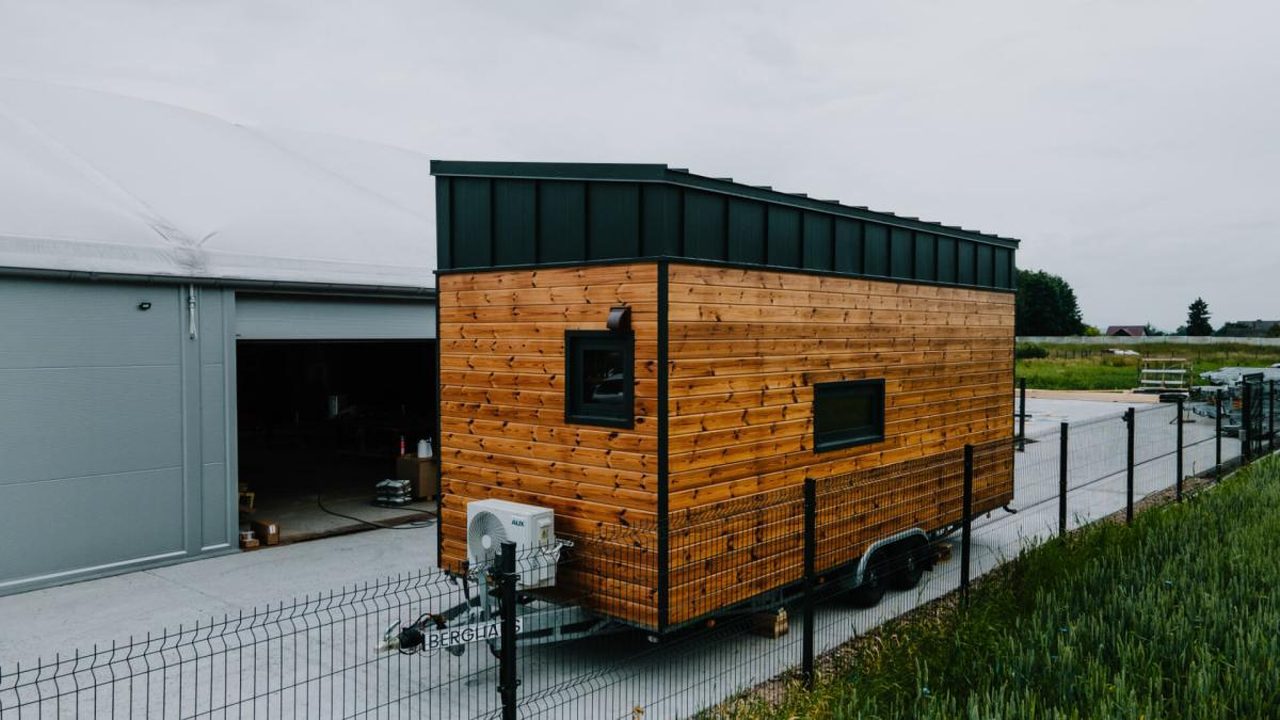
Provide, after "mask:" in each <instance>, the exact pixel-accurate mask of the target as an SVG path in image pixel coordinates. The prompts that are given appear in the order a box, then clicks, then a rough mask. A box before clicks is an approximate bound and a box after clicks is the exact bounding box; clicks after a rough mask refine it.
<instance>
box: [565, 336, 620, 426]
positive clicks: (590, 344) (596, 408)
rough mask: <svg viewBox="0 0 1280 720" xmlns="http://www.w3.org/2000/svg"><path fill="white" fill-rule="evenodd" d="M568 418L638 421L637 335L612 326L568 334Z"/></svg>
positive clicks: (594, 421)
mask: <svg viewBox="0 0 1280 720" xmlns="http://www.w3.org/2000/svg"><path fill="white" fill-rule="evenodd" d="M564 351H565V376H566V377H565V399H564V400H565V402H564V419H565V422H571V423H582V424H584V425H608V426H610V427H631V426H632V425H633V423H634V421H635V357H634V356H635V336H634V335H632V334H631V333H629V332H615V331H609V330H601V331H596V330H569V331H567V332H565V334H564Z"/></svg>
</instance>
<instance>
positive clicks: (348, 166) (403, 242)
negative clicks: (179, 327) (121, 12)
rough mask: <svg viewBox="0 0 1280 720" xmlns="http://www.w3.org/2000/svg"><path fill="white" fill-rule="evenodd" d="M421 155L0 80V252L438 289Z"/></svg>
mask: <svg viewBox="0 0 1280 720" xmlns="http://www.w3.org/2000/svg"><path fill="white" fill-rule="evenodd" d="M434 197H435V193H434V187H433V185H432V183H431V174H430V163H429V161H428V159H427V157H425V156H423V155H419V154H417V153H413V152H409V151H407V150H400V149H397V148H391V147H386V146H382V145H376V144H373V143H367V142H362V141H357V140H350V139H346V138H338V137H333V136H326V135H319V134H314V133H300V132H293V131H286V130H280V129H271V128H250V127H244V126H240V125H236V124H233V123H230V122H227V121H224V120H220V119H218V118H215V117H212V116H209V115H205V114H202V113H198V112H193V111H190V110H185V109H182V108H178V107H173V106H170V105H164V104H161V103H155V102H150V101H146V100H138V99H134V98H127V97H122V96H118V95H111V94H107V93H101V92H95V91H91V90H81V89H75V88H68V87H61V86H55V85H47V84H40V83H31V82H25V81H16V80H4V79H0V267H8V268H34V269H41V270H71V271H88V272H98V273H125V274H137V275H161V276H173V277H180V278H197V279H201V278H211V279H220V280H231V281H235V280H249V281H280V282H301V283H314V284H339V285H362V286H370V285H372V286H384V287H403V288H431V287H434V286H435V278H434V276H433V275H432V271H433V270H434V269H435V266H436V248H435V220H434V217H435V212H434V206H435V202H434Z"/></svg>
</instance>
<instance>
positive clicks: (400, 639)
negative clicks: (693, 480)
mask: <svg viewBox="0 0 1280 720" xmlns="http://www.w3.org/2000/svg"><path fill="white" fill-rule="evenodd" d="M1273 389H1274V388H1273ZM1267 400H1268V401H1267V402H1264V403H1261V404H1262V405H1264V406H1265V407H1266V408H1268V411H1267V412H1264V416H1265V417H1264V418H1263V420H1262V421H1261V422H1260V423H1255V424H1254V425H1253V426H1252V430H1251V431H1245V432H1244V433H1242V434H1245V435H1246V436H1247V437H1249V438H1250V439H1251V440H1257V441H1258V443H1257V444H1256V446H1254V451H1255V454H1260V453H1261V452H1267V451H1270V450H1271V449H1272V447H1273V445H1274V433H1273V430H1274V425H1273V422H1272V421H1271V418H1270V416H1271V415H1272V414H1273V412H1271V409H1272V408H1273V407H1274V405H1275V402H1274V393H1273V395H1272V397H1270V398H1268V399H1267ZM1181 410H1182V406H1181V405H1180V404H1159V405H1148V406H1145V407H1142V408H1137V409H1131V410H1129V411H1127V412H1125V413H1124V414H1123V416H1119V417H1117V416H1110V417H1105V418H1100V419H1097V420H1091V421H1089V422H1080V423H1072V424H1070V425H1068V424H1066V423H1063V424H1062V425H1060V426H1059V427H1058V428H1056V429H1053V430H1050V431H1043V432H1038V433H1032V434H1030V435H1024V436H1022V437H1019V438H1015V439H1014V440H1013V442H1012V444H1011V443H1010V442H1009V441H1002V442H1000V443H993V444H988V445H985V446H977V447H968V448H966V449H965V450H963V451H959V450H958V451H955V452H952V453H947V454H944V455H941V456H937V457H935V458H929V459H927V460H915V461H906V462H902V463H898V464H896V465H892V466H890V467H889V468H888V469H887V470H886V469H885V468H881V469H880V470H878V471H877V472H878V474H877V475H875V476H874V477H872V476H871V475H869V474H868V473H865V472H864V473H857V472H855V473H848V474H842V475H839V476H836V477H825V478H822V477H819V478H811V479H810V480H808V481H806V483H805V484H804V485H803V486H793V487H788V488H785V489H783V490H778V491H773V492H767V493H760V494H757V495H753V496H750V497H746V498H741V499H737V500H731V501H727V502H723V503H718V504H717V505H715V506H714V508H713V509H708V510H703V511H695V510H688V511H679V512H675V513H673V514H672V516H671V520H670V527H669V528H668V533H669V537H670V538H671V539H670V541H669V542H670V547H669V552H670V553H671V558H672V560H671V565H670V568H669V569H668V570H667V572H668V575H669V577H668V579H667V583H668V587H669V588H670V592H669V597H668V598H666V599H665V600H664V601H663V602H664V603H666V607H665V608H664V609H665V611H666V612H668V613H669V614H670V616H671V617H672V618H673V619H674V620H675V621H674V622H672V623H671V626H670V627H669V628H668V629H667V631H665V632H661V633H659V632H656V631H655V630H653V629H652V625H653V622H652V621H653V620H654V618H655V617H656V615H655V614H654V613H655V607H656V605H657V604H658V602H659V601H658V598H657V597H656V595H655V593H654V591H653V588H654V587H655V586H656V579H657V575H658V573H659V565H660V564H659V563H658V562H657V546H656V541H655V538H656V536H657V533H655V531H654V530H655V528H653V527H643V526H641V527H623V526H618V527H607V528H602V529H601V531H600V532H599V533H597V534H593V535H591V536H587V537H572V538H569V539H570V541H571V542H572V546H569V547H565V548H563V549H562V550H558V551H557V552H560V553H562V554H561V555H560V557H559V560H558V562H556V563H554V565H555V571H556V572H557V573H558V577H557V582H556V583H555V587H554V589H553V590H541V591H536V590H532V589H530V588H529V587H527V585H528V584H529V583H528V582H525V581H527V580H528V579H529V578H530V577H532V576H531V575H529V573H530V572H532V570H531V568H535V566H537V564H538V563H539V562H542V561H543V560H544V559H545V558H540V557H538V556H537V555H536V553H528V554H514V553H513V554H511V555H502V554H499V555H497V556H495V557H494V558H493V559H492V561H491V562H490V563H488V564H481V565H477V566H474V567H471V568H469V572H468V573H467V574H466V575H464V576H461V577H454V576H449V575H446V574H444V573H442V572H439V571H436V570H431V571H429V572H424V573H422V574H417V575H413V576H407V577H400V578H391V579H388V580H385V581H383V582H380V583H376V584H369V585H362V586H359V587H352V588H348V589H344V590H342V591H340V592H333V593H328V594H324V595H320V596H314V597H304V598H302V599H301V600H295V601H291V602H286V603H280V604H277V605H274V606H270V607H266V608H262V609H258V610H255V611H253V612H250V613H246V614H241V615H236V616H228V617H222V618H217V619H210V620H208V621H203V622H199V623H193V624H192V625H191V626H189V627H179V628H177V629H176V630H166V631H161V632H158V633H156V634H152V635H149V636H147V637H145V638H132V639H130V640H128V641H125V642H121V643H118V644H115V645H112V646H111V647H93V648H90V649H88V650H85V651H81V652H76V653H72V654H69V655H68V654H59V655H56V656H55V657H54V658H53V659H45V660H41V661H37V662H35V663H32V664H30V665H14V666H12V667H5V668H0V718H3V719H4V720H8V719H9V718H28V717H37V718H38V717H164V718H169V717H175V718H206V717H207V718H228V717H269V718H293V717H307V718H311V717H321V718H348V717H432V718H453V717H456V718H477V717H523V718H536V717H555V718H619V719H630V720H635V719H636V718H640V717H646V718H655V717H660V718H666V717H686V716H691V715H694V714H697V713H699V712H709V713H710V714H711V715H713V716H714V715H715V714H717V712H719V710H718V708H720V709H722V708H724V707H725V705H724V703H726V702H729V701H732V700H733V699H734V698H736V697H739V696H740V695H742V694H749V695H751V696H753V697H758V698H765V699H767V698H769V697H770V696H772V695H776V694H777V693H778V692H780V689H781V688H783V687H785V686H786V685H787V684H789V683H803V682H805V681H806V680H807V679H809V678H812V677H814V675H815V674H818V673H822V672H823V671H824V668H827V667H830V666H831V665H832V664H838V663H839V662H840V661H841V658H842V657H844V656H846V655H847V654H848V653H849V652H850V648H851V647H855V646H856V644H857V643H858V642H859V641H860V640H859V639H860V638H862V636H864V635H865V634H866V633H868V632H869V631H871V630H873V629H874V628H876V627H877V626H879V625H881V624H882V623H884V622H886V621H887V620H890V619H892V618H895V617H898V616H900V615H903V614H905V613H909V612H911V611H913V610H916V609H918V608H921V607H924V606H927V605H928V604H929V603H930V602H931V601H935V600H939V599H942V600H941V601H942V602H953V601H958V600H953V598H957V597H960V596H963V592H964V590H965V589H966V588H967V585H968V584H969V583H970V582H972V581H973V580H974V579H975V578H978V577H979V576H981V575H982V574H983V573H985V572H987V571H989V570H991V569H993V568H995V567H997V566H998V565H999V564H1001V563H1003V562H1005V561H1006V560H1008V559H1010V558H1012V557H1014V556H1016V554H1017V553H1018V552H1020V551H1021V550H1022V549H1024V548H1026V547H1028V546H1030V545H1034V544H1035V543H1038V542H1041V541H1043V540H1045V539H1047V538H1050V537H1053V536H1054V535H1056V534H1058V533H1061V532H1066V531H1069V530H1070V529H1073V528H1076V527H1080V526H1082V525H1086V524H1088V523H1091V522H1095V521H1098V520H1100V519H1103V518H1107V517H1115V516H1117V515H1118V516H1119V517H1121V518H1124V517H1126V516H1129V517H1131V516H1132V512H1133V508H1134V507H1135V506H1138V505H1139V504H1140V503H1141V501H1142V500H1143V498H1146V497H1148V496H1151V495H1154V494H1158V493H1162V492H1166V491H1167V492H1169V493H1171V494H1177V495H1180V494H1181V493H1182V491H1184V490H1187V491H1189V488H1184V487H1183V481H1184V478H1186V477H1189V476H1194V475H1199V476H1203V477H1209V478H1213V477H1217V476H1218V475H1219V469H1220V468H1221V467H1224V466H1230V465H1232V464H1235V463H1238V462H1239V461H1240V459H1241V441H1240V440H1239V439H1237V438H1233V437H1228V436H1226V433H1225V432H1223V431H1222V429H1221V423H1220V422H1215V421H1213V420H1209V419H1206V418H1203V417H1199V416H1191V415H1190V414H1189V413H1185V412H1181ZM1219 417H1221V415H1219ZM1188 418H1192V420H1193V421H1191V422H1187V419H1188ZM1249 432H1252V433H1254V434H1253V435H1248V433H1249ZM1259 432H1262V433H1265V434H1264V435H1262V436H1259V435H1258V434H1257V433H1259ZM1259 438H1261V439H1259ZM1002 462H1013V463H1014V468H1015V472H1014V502H1013V505H1012V507H1010V508H1008V510H1011V511H1016V512H1009V511H1008V510H1004V509H1000V508H999V507H998V506H996V507H994V509H990V510H988V511H984V512H981V513H979V512H976V511H973V510H972V508H974V507H981V506H985V507H990V506H991V505H992V502H991V498H989V497H987V498H985V501H984V495H983V493H984V492H990V489H988V488H985V487H983V486H981V485H979V486H978V487H974V483H973V479H974V478H979V479H981V478H983V477H987V476H991V471H992V469H993V468H995V467H996V466H997V465H998V464H999V463H1002ZM997 469H998V468H997ZM996 474H997V475H998V472H997V473H996ZM1196 482H1203V480H1201V481H1196ZM919 483H935V484H936V485H937V487H938V493H937V494H936V495H934V496H931V497H932V500H931V502H933V503H935V504H936V507H932V508H929V509H928V512H930V513H933V514H934V516H937V517H946V518H954V520H955V522H948V523H946V525H945V526H944V527H939V528H936V531H935V532H930V533H927V534H924V535H922V536H921V535H911V536H908V537H904V538H900V539H899V542H897V543H896V544H893V545H890V546H883V547H881V548H879V549H875V548H872V550H873V551H872V552H866V551H867V549H868V548H867V546H866V542H865V539H864V538H863V536H861V535H857V534H856V533H852V532H851V530H850V528H852V527H855V526H856V527H861V528H874V527H875V526H876V524H877V523H880V522H883V521H884V520H885V518H889V517H897V516H899V515H900V514H901V513H903V512H915V510H913V509H912V508H910V507H906V506H904V502H906V501H905V500H904V496H903V494H902V493H901V492H896V491H895V489H894V488H899V487H904V486H909V485H912V484H919ZM872 534H874V533H872ZM618 568H625V569H626V573H624V574H620V573H618V572H612V571H611V570H616V569H618ZM748 568H750V571H749V572H748V571H747V569H748ZM535 569H536V568H535ZM619 577H628V578H633V579H634V582H630V583H629V582H621V581H619V580H618V578H619ZM957 591H960V593H957Z"/></svg>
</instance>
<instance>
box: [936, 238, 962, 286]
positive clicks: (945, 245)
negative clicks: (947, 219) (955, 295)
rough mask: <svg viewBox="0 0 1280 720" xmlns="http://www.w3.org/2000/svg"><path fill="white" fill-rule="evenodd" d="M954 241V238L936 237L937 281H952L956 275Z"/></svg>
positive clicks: (956, 265) (954, 280) (956, 263)
mask: <svg viewBox="0 0 1280 720" xmlns="http://www.w3.org/2000/svg"><path fill="white" fill-rule="evenodd" d="M957 268H958V262H957V260H956V241H955V239H954V238H946V237H940V238H938V282H944V283H953V282H956V278H957V277H959V276H958V274H957V273H958V270H957Z"/></svg>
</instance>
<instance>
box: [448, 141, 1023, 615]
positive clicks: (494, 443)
mask: <svg viewBox="0 0 1280 720" xmlns="http://www.w3.org/2000/svg"><path fill="white" fill-rule="evenodd" d="M432 173H433V175H435V177H436V214H437V247H438V256H439V257H438V265H439V269H438V274H439V277H438V283H439V284H438V293H439V295H438V301H439V313H438V323H439V330H438V332H439V335H438V337H439V338H440V340H439V345H438V347H439V362H438V364H437V365H438V372H439V402H440V413H439V416H440V420H439V422H440V427H439V432H438V440H439V441H438V447H439V455H440V460H441V500H440V522H439V524H438V527H439V543H438V549H439V557H438V562H439V565H440V567H442V568H446V569H448V570H449V571H451V572H453V573H456V574H457V575H458V576H459V577H460V578H469V580H468V582H478V581H479V580H480V579H479V578H477V577H476V575H475V572H476V571H475V568H474V567H473V564H474V563H473V562H472V559H473V558H472V553H473V549H472V548H470V547H469V545H468V535H467V533H468V506H469V504H471V503H473V502H476V501H481V500H493V499H498V500H505V501H511V502H515V503H521V504H525V505H529V506H536V507H543V508H550V509H551V510H552V511H554V516H555V534H556V536H557V538H559V539H562V540H564V541H567V542H570V543H572V546H566V549H565V557H566V558H567V559H566V561H564V562H563V563H562V565H561V567H560V570H559V574H558V576H557V580H556V588H555V590H556V592H558V593H560V596H561V597H572V598H573V600H572V603H573V604H574V605H575V606H577V607H579V608H580V609H581V610H582V612H583V613H584V615H583V618H581V619H580V620H581V621H580V622H577V623H576V624H575V627H576V628H578V629H583V632H601V631H605V630H606V629H607V628H609V627H631V628H640V629H643V630H645V631H647V632H650V633H653V634H654V635H655V636H661V635H662V634H664V633H668V632H673V631H677V630H679V629H681V628H684V627H689V626H690V625H692V624H695V623H699V622H704V621H706V620H707V619H708V618H714V617H716V616H717V615H720V614H724V613H730V612H737V611H740V610H742V609H744V608H753V607H759V606H762V605H768V604H776V603H779V602H785V601H786V600H787V598H788V597H791V596H792V594H793V593H794V592H795V590H796V588H797V586H798V583H799V581H800V579H801V571H802V567H801V565H802V550H803V548H802V547H801V546H800V544H799V542H798V541H797V540H795V539H796V538H798V537H799V534H798V532H797V531H798V529H799V527H800V525H801V524H802V523H803V517H804V513H803V509H802V507H801V505H802V503H803V502H804V498H803V497H802V495H801V488H802V486H803V484H804V483H805V480H806V478H810V479H814V480H816V481H820V482H821V483H822V485H821V488H822V489H820V490H819V493H820V495H819V500H818V502H819V504H818V513H819V518H820V522H821V525H820V526H819V532H818V537H817V543H818V545H819V552H818V557H819V564H820V566H819V567H818V568H817V570H818V571H819V572H820V573H824V574H825V575H826V576H829V577H830V578H831V579H832V581H833V582H840V583H843V584H844V586H846V587H847V588H848V589H850V590H852V591H854V592H858V591H861V597H862V599H863V600H864V601H871V602H874V601H875V600H876V599H878V595H877V591H878V592H879V593H883V587H884V585H885V583H886V581H887V579H888V578H892V579H894V580H895V581H896V582H897V583H899V584H901V585H907V586H909V585H910V584H912V583H913V582H914V581H918V580H919V573H920V572H922V571H923V570H924V569H926V568H927V567H928V565H929V563H930V562H931V559H932V557H931V556H928V555H926V554H924V553H925V550H923V548H927V547H929V546H930V545H929V544H930V543H931V542H932V541H933V540H936V539H937V538H939V537H941V536H942V535H944V534H946V533H947V532H950V531H951V530H953V529H954V528H955V527H956V526H957V524H958V523H959V522H960V520H961V519H962V518H961V493H960V484H961V483H962V481H963V448H964V447H965V446H966V445H973V446H976V447H978V448H980V451H981V457H982V462H980V463H979V464H978V466H977V467H976V470H975V473H974V496H973V511H974V513H975V514H977V513H985V512H988V511H991V510H993V509H997V508H1000V507H1002V506H1007V505H1008V503H1009V502H1010V501H1011V500H1012V499H1013V441H1012V440H1013V412H1012V410H1013V408H1012V404H1011V401H1010V399H1011V397H1012V392H1013V386H1014V377H1013V367H1014V365H1013V349H1014V291H1015V278H1016V271H1015V264H1014V253H1015V251H1016V248H1017V245H1018V241H1017V240H1013V239H1010V238H1004V237H999V236H996V235H990V234H986V233H979V232H975V231H970V230H964V229H961V228H957V227H952V226H945V225H941V224H938V223H933V222H925V221H921V220H918V219H915V218H909V217H903V216H898V215H894V214H892V213H881V212H873V211H870V210H867V209H866V208H861V207H851V206H846V205H843V204H840V203H838V202H835V201H825V200H817V199H813V198H809V197H807V196H804V195H798V194H790V193H783V192H777V191H774V190H772V189H769V188H762V187H755V186H749V185H744V184H740V183H735V182H733V181H732V180H727V179H718V178H711V177H704V176H700V175H695V174H692V173H689V172H686V171H683V170H677V169H672V168H668V167H667V166H665V165H605V164H562V163H498V162H455V161H434V162H433V163H432ZM877 559H878V560H881V561H883V562H872V561H873V560H877ZM886 563H889V565H886ZM886 567H888V570H885V568H886ZM481 574H483V573H481ZM484 596H485V594H484V593H483V592H480V593H478V594H477V596H476V597H475V598H474V599H473V598H472V596H471V594H470V593H469V594H468V598H467V600H466V606H465V607H462V606H459V607H458V608H456V609H455V610H454V611H453V612H454V615H452V616H451V617H445V614H443V613H436V615H439V616H440V617H441V619H440V620H439V621H437V620H431V622H432V623H443V626H444V627H447V626H448V624H449V623H450V622H453V620H454V619H455V618H463V617H465V618H467V620H466V622H468V623H471V624H475V623H477V622H483V621H484V620H485V619H486V618H488V617H491V614H489V613H488V612H487V611H482V610H480V609H478V608H481V606H482V605H484V603H485V602H487V601H485V600H483V599H482V598H483V597H484ZM556 602H557V600H556V593H555V592H548V591H546V590H545V589H544V590H537V591H532V592H530V593H529V594H528V602H527V603H526V604H527V605H528V607H530V608H536V607H538V605H539V603H550V604H554V603H556ZM530 612H533V610H530ZM530 622H531V623H533V624H536V619H535V617H534V616H530ZM531 626H532V625H531ZM556 637H567V635H556Z"/></svg>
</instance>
